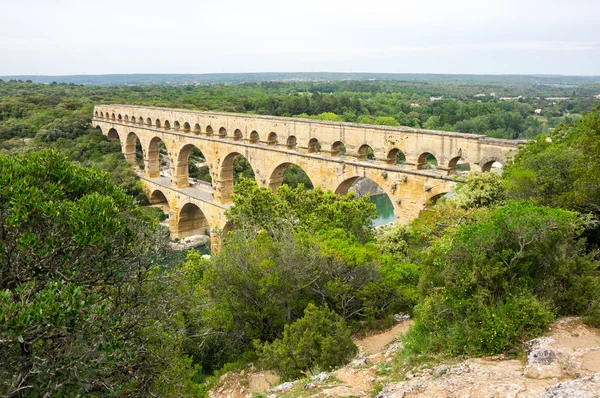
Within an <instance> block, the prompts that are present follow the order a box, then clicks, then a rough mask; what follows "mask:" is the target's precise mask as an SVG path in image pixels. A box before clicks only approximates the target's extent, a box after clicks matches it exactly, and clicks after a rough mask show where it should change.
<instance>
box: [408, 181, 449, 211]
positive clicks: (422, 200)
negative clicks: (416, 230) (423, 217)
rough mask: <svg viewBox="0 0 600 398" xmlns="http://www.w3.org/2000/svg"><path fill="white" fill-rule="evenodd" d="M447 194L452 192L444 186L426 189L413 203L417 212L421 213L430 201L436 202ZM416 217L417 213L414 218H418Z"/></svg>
mask: <svg viewBox="0 0 600 398" xmlns="http://www.w3.org/2000/svg"><path fill="white" fill-rule="evenodd" d="M449 192H452V190H451V189H450V188H449V187H448V186H447V185H445V184H440V185H436V186H434V187H432V188H431V189H428V190H427V191H426V192H425V193H423V194H422V195H421V196H420V197H419V199H417V201H416V202H415V206H416V209H417V211H418V212H421V211H423V210H424V209H425V207H426V206H427V203H428V202H430V201H431V200H432V199H433V200H437V199H439V198H441V197H442V196H444V195H445V194H447V193H449ZM418 215H419V213H416V214H415V215H414V217H418Z"/></svg>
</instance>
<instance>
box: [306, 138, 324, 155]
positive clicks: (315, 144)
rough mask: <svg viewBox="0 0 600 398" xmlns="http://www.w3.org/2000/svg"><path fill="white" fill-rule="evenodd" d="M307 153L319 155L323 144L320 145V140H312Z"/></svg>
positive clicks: (309, 142)
mask: <svg viewBox="0 0 600 398" xmlns="http://www.w3.org/2000/svg"><path fill="white" fill-rule="evenodd" d="M307 152H308V153H317V152H321V143H319V140H318V139H316V138H311V139H310V140H309V141H308V147H307Z"/></svg>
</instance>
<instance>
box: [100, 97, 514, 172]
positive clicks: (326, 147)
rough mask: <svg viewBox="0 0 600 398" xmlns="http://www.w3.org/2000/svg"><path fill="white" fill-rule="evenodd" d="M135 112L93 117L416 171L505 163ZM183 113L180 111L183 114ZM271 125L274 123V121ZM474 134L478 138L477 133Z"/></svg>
mask: <svg viewBox="0 0 600 398" xmlns="http://www.w3.org/2000/svg"><path fill="white" fill-rule="evenodd" d="M148 109H149V111H153V110H154V108H148ZM134 111H135V113H136V114H133V112H132V114H122V113H115V112H105V111H102V110H100V111H99V110H95V113H94V116H95V118H97V119H104V120H107V121H109V122H117V123H122V124H126V125H138V126H143V127H144V128H147V129H153V130H159V131H172V132H173V133H177V134H190V135H203V136H207V137H213V139H223V140H227V141H234V142H235V141H240V142H244V143H245V144H250V145H260V146H265V147H271V148H277V149H280V150H288V151H301V152H303V153H307V154H313V155H320V156H328V157H331V158H339V159H346V160H351V161H358V162H373V163H377V164H382V165H386V166H387V167H390V166H397V167H408V168H412V169H417V170H421V169H423V170H430V171H439V172H441V173H443V174H455V173H456V172H457V166H459V165H460V166H461V168H459V170H461V169H462V170H470V169H472V170H478V169H481V170H483V171H490V170H491V164H493V163H495V162H500V163H501V164H504V162H505V157H504V156H503V155H502V154H498V153H492V154H490V153H483V154H482V156H481V158H480V159H473V158H471V159H466V158H464V157H463V156H462V153H461V149H460V148H458V149H457V150H456V149H455V150H454V151H455V153H450V154H448V153H441V152H448V150H447V148H448V145H447V146H446V147H444V146H442V147H441V149H439V148H438V149H434V148H423V150H422V152H419V153H416V152H415V151H414V150H413V151H412V153H407V152H405V149H404V147H403V145H402V140H401V139H400V140H398V142H391V143H386V146H385V148H379V149H378V150H377V148H374V147H372V146H371V145H370V144H369V143H368V142H362V143H360V144H358V145H357V144H356V143H354V145H349V144H348V142H347V141H345V140H343V139H342V140H335V141H334V142H333V143H329V142H331V141H329V142H326V141H327V140H325V141H323V142H321V140H320V139H319V138H318V137H315V136H309V137H305V138H302V137H301V136H298V135H297V134H294V133H293V131H287V132H286V133H285V134H282V133H281V132H276V131H271V129H268V128H265V130H264V131H259V130H258V129H256V128H249V127H248V126H247V125H244V123H242V122H241V121H240V123H239V125H237V126H236V125H235V124H234V125H233V126H232V125H229V126H225V125H220V124H216V123H215V120H210V121H208V120H207V121H205V122H204V124H202V122H201V121H197V120H191V119H190V120H183V119H181V118H179V120H174V119H172V120H170V119H168V118H166V117H156V116H157V113H156V112H155V113H154V114H153V115H151V116H146V117H145V116H142V115H140V114H143V113H144V108H142V107H139V108H136V109H135V110H134ZM185 114H186V113H184V112H182V115H185ZM234 120H235V119H234ZM274 126H277V124H275V125H274ZM373 127H377V126H373ZM315 131H316V130H315ZM457 134H458V133H457ZM311 135H312V134H311ZM473 137H475V138H477V137H478V136H473ZM500 141H501V140H500ZM449 146H450V147H452V145H449ZM451 151H452V149H451ZM490 160H491V162H490ZM472 163H475V164H477V165H479V167H476V168H472V167H471V164H472Z"/></svg>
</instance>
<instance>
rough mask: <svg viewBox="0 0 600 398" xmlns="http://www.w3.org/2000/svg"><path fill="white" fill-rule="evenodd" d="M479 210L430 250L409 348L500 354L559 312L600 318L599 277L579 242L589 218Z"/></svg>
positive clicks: (507, 207) (518, 205) (516, 205)
mask: <svg viewBox="0 0 600 398" xmlns="http://www.w3.org/2000/svg"><path fill="white" fill-rule="evenodd" d="M473 214H476V217H471V220H470V221H469V222H468V223H466V224H461V225H459V226H458V227H455V228H448V229H446V231H445V232H444V234H443V235H442V236H440V237H438V238H437V239H435V240H434V241H433V244H432V246H431V247H430V248H429V249H428V251H427V252H426V256H425V257H424V261H423V264H422V268H421V277H420V281H419V284H420V285H419V290H420V292H421V297H422V302H421V304H420V305H419V306H418V307H417V308H416V310H415V326H414V328H413V330H412V331H411V332H410V333H409V335H408V336H407V340H406V341H407V347H409V352H413V353H419V354H425V353H443V354H447V355H463V354H464V355H493V354H497V353H499V352H506V351H511V350H513V349H514V348H515V347H517V346H518V344H519V343H520V342H521V341H522V340H524V339H529V338H532V337H534V336H536V335H538V334H539V333H541V331H542V330H543V329H544V328H545V326H546V325H547V323H548V322H550V321H551V320H552V319H553V317H554V315H584V316H586V319H587V320H588V321H589V322H595V320H597V315H595V314H597V311H596V309H595V307H594V305H590V303H595V302H597V301H598V299H599V293H598V292H599V286H600V276H599V272H598V269H597V264H596V262H594V261H593V259H592V258H591V257H590V256H589V255H586V254H585V241H584V240H582V239H580V236H581V234H582V232H583V231H584V228H585V225H586V223H587V222H588V221H589V220H588V219H587V218H586V217H583V216H581V215H579V214H577V213H573V212H570V211H566V210H561V209H553V208H548V207H541V206H535V205H534V204H532V203H530V202H514V201H508V202H506V204H504V205H502V206H497V207H495V208H492V209H488V210H486V209H479V210H477V212H475V213H473ZM432 291H433V292H434V293H431V292H432Z"/></svg>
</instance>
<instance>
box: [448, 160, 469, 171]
mask: <svg viewBox="0 0 600 398" xmlns="http://www.w3.org/2000/svg"><path fill="white" fill-rule="evenodd" d="M461 160H462V157H461V156H455V157H453V158H452V159H450V161H449V162H448V174H456V172H457V171H470V170H471V165H470V164H469V163H460V161H461ZM465 166H466V167H465Z"/></svg>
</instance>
